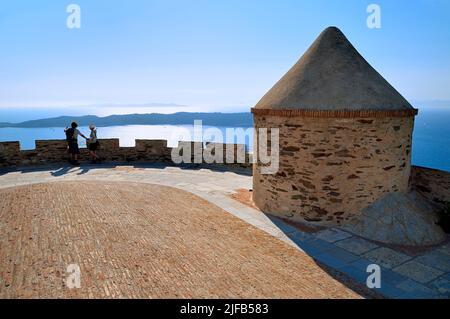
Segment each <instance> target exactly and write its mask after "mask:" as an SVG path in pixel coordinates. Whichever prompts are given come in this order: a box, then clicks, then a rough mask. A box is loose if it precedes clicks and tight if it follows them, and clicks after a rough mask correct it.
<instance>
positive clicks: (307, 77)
mask: <svg viewBox="0 0 450 319" xmlns="http://www.w3.org/2000/svg"><path fill="white" fill-rule="evenodd" d="M255 108H256V109H282V110H285V109H314V110H336V109H338V110H412V109H413V108H412V106H411V105H410V104H409V103H408V101H406V100H405V99H404V98H403V97H402V96H401V95H400V93H398V92H397V91H396V90H395V89H394V88H393V87H392V86H391V85H390V84H389V83H388V82H387V81H386V80H385V79H384V78H383V77H382V76H381V75H380V74H379V73H378V72H377V71H376V70H375V69H374V68H373V67H372V66H370V64H369V63H367V61H366V60H365V59H364V58H363V57H362V56H361V55H360V54H359V53H358V51H357V50H356V49H355V48H354V47H353V45H352V44H351V43H350V42H349V41H348V40H347V38H346V37H345V36H344V34H342V32H341V31H340V30H339V29H337V28H335V27H330V28H327V29H326V30H325V31H323V32H322V33H321V34H320V36H319V37H318V38H317V40H316V41H315V42H314V43H313V44H312V45H311V47H310V48H309V49H308V51H306V53H305V54H304V55H303V56H302V58H301V59H300V60H299V61H298V62H297V63H296V64H295V65H294V66H293V67H292V69H290V70H289V72H288V73H287V74H286V75H284V76H283V78H281V80H280V81H279V82H278V83H277V84H275V86H274V87H273V88H272V89H271V90H270V91H269V92H268V93H267V94H266V95H265V96H264V97H263V98H262V99H261V101H259V102H258V104H257V105H256V106H255Z"/></svg>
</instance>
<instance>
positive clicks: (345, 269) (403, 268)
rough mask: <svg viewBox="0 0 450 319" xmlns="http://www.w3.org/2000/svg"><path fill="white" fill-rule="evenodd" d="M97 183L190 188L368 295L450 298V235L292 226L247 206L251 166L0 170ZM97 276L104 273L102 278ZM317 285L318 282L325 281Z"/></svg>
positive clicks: (22, 178)
mask: <svg viewBox="0 0 450 319" xmlns="http://www.w3.org/2000/svg"><path fill="white" fill-rule="evenodd" d="M92 180H95V181H104V182H111V181H128V182H139V183H153V184H159V185H167V186H172V187H176V188H178V189H181V190H186V191H188V192H190V193H192V194H195V195H197V196H199V197H201V198H203V199H205V200H207V201H208V202H210V203H213V204H215V205H217V206H218V207H220V208H222V209H223V210H224V211H222V214H226V213H229V214H231V215H234V216H235V217H238V218H239V219H240V220H242V221H244V222H245V223H246V224H247V225H248V226H249V225H252V226H255V227H256V228H258V229H260V230H261V231H263V232H264V233H266V234H269V235H270V236H271V238H275V239H276V240H278V241H280V242H283V243H285V244H287V245H289V246H290V247H293V248H294V249H296V250H297V251H299V252H301V253H303V254H305V253H306V254H307V255H308V256H309V257H311V258H313V259H314V260H315V261H316V265H320V266H321V268H322V269H325V270H326V272H327V274H329V275H330V276H332V277H333V278H335V279H336V280H338V281H340V282H342V283H344V284H345V285H347V286H348V287H351V288H352V289H353V290H354V291H358V292H359V293H361V294H364V295H365V296H367V297H377V296H378V295H379V294H381V295H382V296H384V297H387V298H450V266H449V265H450V244H449V240H448V241H447V243H444V244H442V245H438V246H436V247H425V248H422V249H406V247H396V246H392V245H391V246H388V247H386V246H384V245H380V244H379V243H374V242H371V241H367V240H364V239H361V238H360V237H357V236H354V235H353V234H350V233H348V232H346V231H344V230H342V229H335V228H329V229H324V228H323V227H322V228H318V227H310V225H306V224H305V225H303V224H302V225H300V224H295V225H292V224H287V223H286V222H285V221H283V220H281V219H278V218H276V217H272V216H268V215H265V214H263V213H262V212H261V211H259V210H257V209H255V208H254V207H253V206H252V205H251V203H248V201H249V198H250V197H249V196H247V195H246V194H245V192H244V191H243V189H247V190H248V189H251V188H252V177H251V171H249V170H245V169H237V168H236V169H233V168H231V167H226V168H223V167H213V166H212V165H208V166H207V167H202V166H197V165H192V166H191V167H171V166H164V165H162V164H146V165H139V166H127V165H119V166H116V165H106V164H105V165H100V166H90V165H83V166H82V167H80V168H71V167H66V166H62V167H61V166H50V167H39V168H27V169H20V170H0V190H1V189H2V188H8V187H14V186H20V185H31V184H35V183H45V182H55V181H92ZM247 192H248V191H247ZM225 211H226V213H225ZM0 227H1V226H0ZM249 227H250V226H249ZM0 231H3V228H2V229H0ZM373 263H377V264H378V265H379V266H380V268H381V280H382V287H381V288H380V289H378V288H376V289H372V290H371V291H372V292H375V293H368V292H367V290H364V289H361V285H365V283H366V279H367V277H368V273H367V271H366V270H367V266H368V265H370V264H373ZM100 278H104V276H103V275H100ZM313 285H314V284H313ZM315 285H319V286H320V285H321V283H320V282H319V283H315ZM0 286H1V284H0Z"/></svg>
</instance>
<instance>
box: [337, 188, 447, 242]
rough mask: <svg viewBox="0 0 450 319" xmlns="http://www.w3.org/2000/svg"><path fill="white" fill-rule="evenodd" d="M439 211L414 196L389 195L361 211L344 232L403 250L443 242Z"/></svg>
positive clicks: (444, 236)
mask: <svg viewBox="0 0 450 319" xmlns="http://www.w3.org/2000/svg"><path fill="white" fill-rule="evenodd" d="M438 210H439V208H438V207H436V205H434V204H433V203H432V202H429V201H428V200H426V199H425V198H423V197H422V196H421V195H420V194H417V193H415V192H410V193H407V194H405V193H390V194H387V195H385V196H383V197H382V198H380V199H378V200H377V201H376V202H374V203H373V204H371V205H370V206H369V207H366V208H365V209H363V210H362V212H361V215H358V216H357V217H355V218H354V219H353V220H352V221H350V222H349V223H348V224H347V225H345V226H344V228H345V229H346V230H348V231H350V232H352V233H354V234H356V235H358V236H361V237H365V238H369V239H371V240H375V241H378V242H382V243H387V244H395V245H403V246H428V245H435V244H439V243H441V242H443V241H444V240H445V239H446V235H445V233H444V232H443V231H442V229H441V227H440V226H438V225H437V224H436V223H437V222H438V217H437V212H438Z"/></svg>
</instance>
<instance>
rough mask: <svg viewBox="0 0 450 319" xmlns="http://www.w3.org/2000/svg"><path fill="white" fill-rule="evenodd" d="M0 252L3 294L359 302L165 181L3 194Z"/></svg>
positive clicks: (276, 243)
mask: <svg viewBox="0 0 450 319" xmlns="http://www.w3.org/2000/svg"><path fill="white" fill-rule="evenodd" d="M0 247H1V249H0V297H1V298H360V295H359V294H358V293H356V292H354V291H353V290H352V289H350V288H348V287H347V286H346V282H345V281H343V282H339V281H338V280H337V279H335V278H334V277H333V275H334V274H333V275H330V274H329V273H327V272H326V271H325V270H324V269H322V268H321V267H320V266H319V265H317V264H316V262H315V261H314V260H313V259H312V258H310V257H309V256H308V255H306V254H305V253H304V252H301V251H299V250H298V249H296V248H294V247H292V246H290V245H288V244H286V243H284V242H282V241H280V240H278V239H276V238H274V237H272V236H270V235H269V234H267V233H266V232H264V231H262V230H260V229H258V228H256V227H254V226H251V225H249V224H248V223H246V222H245V221H242V220H240V219H239V218H236V217H235V216H232V215H231V214H228V213H226V212H225V211H223V210H222V209H220V208H219V207H217V206H215V205H213V204H211V203H209V202H207V201H206V200H204V199H201V198H199V197H197V196H195V195H193V194H191V193H188V192H186V191H182V190H179V189H175V188H171V187H166V186H161V185H151V184H142V183H118V182H60V183H48V184H35V185H28V186H21V187H15V188H8V189H1V190H0ZM70 264H78V265H79V266H80V270H81V287H80V288H79V289H68V288H67V286H66V285H65V282H66V279H67V277H68V273H67V266H68V265H70Z"/></svg>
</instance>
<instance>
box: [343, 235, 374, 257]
mask: <svg viewBox="0 0 450 319" xmlns="http://www.w3.org/2000/svg"><path fill="white" fill-rule="evenodd" d="M335 244H336V246H338V247H341V248H344V249H345V250H348V251H350V252H352V253H354V254H357V255H361V254H363V253H366V252H368V251H370V250H373V249H375V248H378V247H379V246H378V245H376V244H374V243H371V242H370V241H367V240H365V239H362V238H358V237H351V238H347V239H344V240H341V241H338V242H336V243H335Z"/></svg>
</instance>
